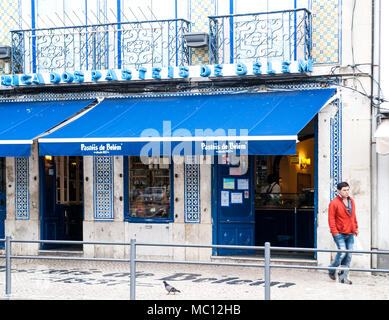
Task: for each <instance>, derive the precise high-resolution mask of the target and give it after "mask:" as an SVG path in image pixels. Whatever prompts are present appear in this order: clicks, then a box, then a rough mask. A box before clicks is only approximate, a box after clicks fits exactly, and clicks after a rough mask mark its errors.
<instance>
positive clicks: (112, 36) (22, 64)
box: [11, 19, 190, 74]
mask: <svg viewBox="0 0 389 320" xmlns="http://www.w3.org/2000/svg"><path fill="white" fill-rule="evenodd" d="M189 30H190V22H189V21H187V20H183V19H172V20H153V21H137V22H121V23H107V24H96V25H81V26H72V27H60V28H42V29H28V30H13V31H11V42H12V73H14V74H15V73H37V72H39V73H46V72H47V73H49V72H63V71H74V70H105V69H122V68H123V69H125V68H135V69H136V70H137V69H139V68H140V67H142V66H152V67H167V66H182V65H188V64H189V61H190V52H189V50H188V48H187V47H186V46H184V39H183V34H184V33H186V32H189Z"/></svg>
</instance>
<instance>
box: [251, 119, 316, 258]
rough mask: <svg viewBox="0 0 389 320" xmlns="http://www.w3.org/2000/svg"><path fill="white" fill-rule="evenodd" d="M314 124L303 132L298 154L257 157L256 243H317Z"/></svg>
mask: <svg viewBox="0 0 389 320" xmlns="http://www.w3.org/2000/svg"><path fill="white" fill-rule="evenodd" d="M313 126H314V122H313V121H312V122H311V123H310V124H309V125H308V126H307V127H306V128H305V129H304V130H303V131H302V132H301V133H300V135H299V142H298V143H297V146H296V154H295V155H288V156H256V157H255V161H254V165H255V168H254V170H255V183H254V188H255V245H256V246H263V245H264V243H265V242H270V243H271V245H272V246H276V247H303V248H313V247H314V245H315V243H314V242H315V240H314V235H315V233H314V229H315V228H314V223H315V222H314V221H315V204H314V195H315V166H314V164H315V138H314V130H313ZM279 253H282V252H279ZM304 255H305V256H310V254H307V253H305V254H304Z"/></svg>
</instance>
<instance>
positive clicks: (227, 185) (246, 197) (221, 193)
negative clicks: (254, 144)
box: [216, 156, 255, 255]
mask: <svg viewBox="0 0 389 320" xmlns="http://www.w3.org/2000/svg"><path fill="white" fill-rule="evenodd" d="M218 162H219V163H218V164H217V177H216V179H217V194H218V195H217V199H218V206H217V207H218V214H217V223H218V225H217V243H218V244H226V245H244V246H253V245H254V243H255V242H254V232H255V214H254V190H253V186H254V185H253V180H254V179H253V175H254V171H253V163H252V162H253V157H249V156H241V157H240V158H239V157H237V158H235V159H234V158H231V157H229V156H220V157H219V160H218ZM253 253H254V252H253V250H245V249H239V250H237V249H235V250H234V249H219V250H218V255H243V254H253Z"/></svg>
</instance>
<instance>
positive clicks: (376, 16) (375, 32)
mask: <svg viewBox="0 0 389 320" xmlns="http://www.w3.org/2000/svg"><path fill="white" fill-rule="evenodd" d="M380 9H381V0H373V1H372V65H371V75H372V79H371V198H370V199H371V205H370V208H371V219H370V223H371V226H370V229H371V230H370V232H371V250H372V251H373V250H377V245H378V244H377V235H378V228H377V218H378V214H377V213H378V203H379V196H380V194H379V190H378V179H377V177H378V170H379V167H378V156H377V153H376V139H375V137H374V134H375V131H376V129H377V119H378V117H379V115H378V110H377V108H376V107H375V106H374V101H373V99H374V96H376V97H377V96H378V97H379V96H380V91H379V88H378V86H377V84H376V83H375V82H374V80H373V79H376V80H377V82H378V83H380V82H381V81H380V80H381V79H380V78H381V76H380V65H381V24H380V22H381V15H380V12H381V11H380ZM375 66H378V68H376V67H375ZM371 268H372V269H377V255H376V254H372V255H371Z"/></svg>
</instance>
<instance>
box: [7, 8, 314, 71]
mask: <svg viewBox="0 0 389 320" xmlns="http://www.w3.org/2000/svg"><path fill="white" fill-rule="evenodd" d="M311 24H312V22H311V13H310V12H309V11H308V10H306V9H295V10H287V11H274V12H262V13H251V14H235V15H225V16H210V17H209V63H210V64H229V63H239V62H243V63H250V62H256V61H259V60H261V59H265V60H270V61H271V60H283V61H295V60H299V59H302V60H307V59H310V58H311V48H312V27H311ZM190 30H191V23H190V22H189V21H186V20H183V19H173V20H154V21H140V22H123V23H109V24H99V25H85V26H72V27H61V28H46V29H29V30H15V31H11V36H12V73H38V72H39V73H50V72H57V73H61V72H65V71H70V72H71V71H76V70H80V71H81V70H106V69H135V70H138V69H139V68H140V67H150V66H151V67H168V66H188V65H191V54H192V55H193V54H196V49H191V48H189V47H188V46H187V45H186V43H185V40H184V34H185V33H188V32H189V31H190Z"/></svg>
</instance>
